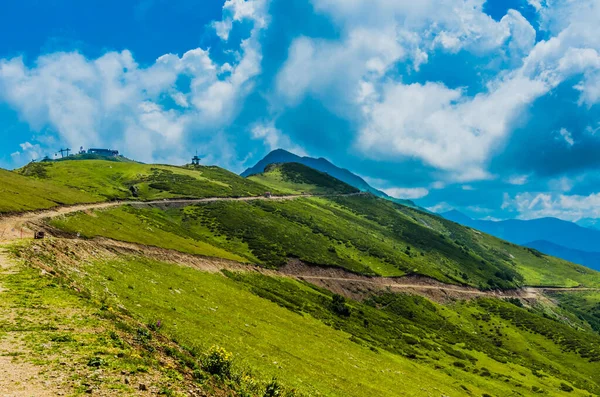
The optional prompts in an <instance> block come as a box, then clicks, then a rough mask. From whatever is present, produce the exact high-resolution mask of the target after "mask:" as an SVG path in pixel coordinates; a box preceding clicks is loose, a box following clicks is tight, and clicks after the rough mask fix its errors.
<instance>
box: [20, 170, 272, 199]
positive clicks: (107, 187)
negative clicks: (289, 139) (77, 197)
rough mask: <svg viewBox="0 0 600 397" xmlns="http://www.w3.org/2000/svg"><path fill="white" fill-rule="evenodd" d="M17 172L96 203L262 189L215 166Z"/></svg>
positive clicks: (255, 192) (251, 192)
mask: <svg viewBox="0 0 600 397" xmlns="http://www.w3.org/2000/svg"><path fill="white" fill-rule="evenodd" d="M18 172H19V173H20V174H21V175H23V176H27V177H30V178H33V179H35V180H38V181H47V182H51V183H52V184H55V185H58V186H66V187H69V188H72V189H77V190H79V191H82V192H86V193H87V194H88V195H91V196H93V197H95V198H96V199H97V200H114V199H140V200H153V199H164V198H177V197H194V198H198V197H214V196H227V197H231V196H253V195H260V194H263V193H264V191H265V187H264V186H261V185H258V184H257V183H254V182H252V181H248V180H246V179H244V178H241V177H239V176H238V175H236V174H234V173H231V172H229V171H227V170H224V169H222V168H219V167H212V166H196V167H175V166H167V165H155V164H141V163H134V162H122V161H121V162H119V161H110V160H65V161H56V162H42V163H33V164H29V165H27V166H25V167H23V168H21V169H20V170H18Z"/></svg>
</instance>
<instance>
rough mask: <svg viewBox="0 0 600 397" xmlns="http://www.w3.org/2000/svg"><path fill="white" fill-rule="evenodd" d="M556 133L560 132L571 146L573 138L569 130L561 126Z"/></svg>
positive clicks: (573, 142)
mask: <svg viewBox="0 0 600 397" xmlns="http://www.w3.org/2000/svg"><path fill="white" fill-rule="evenodd" d="M558 133H559V134H560V136H561V137H562V139H564V141H565V142H566V143H567V145H569V146H573V145H574V144H575V141H574V140H573V135H571V133H570V132H569V130H567V129H566V128H561V129H560V131H558Z"/></svg>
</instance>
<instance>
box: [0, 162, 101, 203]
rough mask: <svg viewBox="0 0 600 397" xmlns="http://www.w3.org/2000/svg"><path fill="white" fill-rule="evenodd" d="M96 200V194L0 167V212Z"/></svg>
mask: <svg viewBox="0 0 600 397" xmlns="http://www.w3.org/2000/svg"><path fill="white" fill-rule="evenodd" d="M98 200H99V198H98V197H97V196H95V195H93V194H89V193H87V192H84V191H80V190H78V189H72V188H68V187H65V186H63V185H60V184H56V183H54V182H51V181H45V180H39V179H33V178H26V177H24V176H22V175H19V174H17V173H14V172H10V171H6V170H2V169H0V213H3V212H22V211H31V210H38V209H46V208H51V207H55V206H57V205H70V204H77V203H86V202H94V201H98Z"/></svg>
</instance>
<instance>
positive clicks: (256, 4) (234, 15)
mask: <svg viewBox="0 0 600 397" xmlns="http://www.w3.org/2000/svg"><path fill="white" fill-rule="evenodd" d="M266 7H267V0H227V1H225V4H224V5H223V19H222V20H220V21H215V22H213V24H212V26H213V27H214V29H215V31H216V33H217V35H218V36H219V37H220V38H221V39H222V40H225V41H227V40H229V33H230V32H231V29H232V28H233V23H234V22H240V21H243V20H252V21H254V23H255V26H256V27H257V28H259V29H262V28H264V27H265V26H266V25H267V22H268V14H267V10H266Z"/></svg>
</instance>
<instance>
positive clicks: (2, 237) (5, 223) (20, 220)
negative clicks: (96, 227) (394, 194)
mask: <svg viewBox="0 0 600 397" xmlns="http://www.w3.org/2000/svg"><path fill="white" fill-rule="evenodd" d="M356 194H357V193H352V194H349V195H356ZM349 195H340V196H349ZM316 196H317V195H312V194H302V195H287V196H271V197H264V196H251V197H209V198H202V199H173V200H153V201H110V202H103V203H93V204H78V205H73V206H63V207H56V208H51V209H48V210H42V211H33V212H25V213H22V214H18V215H9V216H4V217H0V243H7V242H10V241H13V240H17V239H20V238H25V237H33V234H32V231H31V230H29V229H28V228H27V224H28V223H29V222H36V221H40V220H42V219H45V218H54V217H57V216H61V215H68V214H72V213H75V212H81V211H93V210H100V209H107V208H115V207H120V206H122V205H133V206H153V205H164V206H174V205H193V204H202V203H214V202H217V201H255V200H271V201H273V200H275V201H277V200H293V199H298V198H303V197H316ZM320 197H324V196H320Z"/></svg>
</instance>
